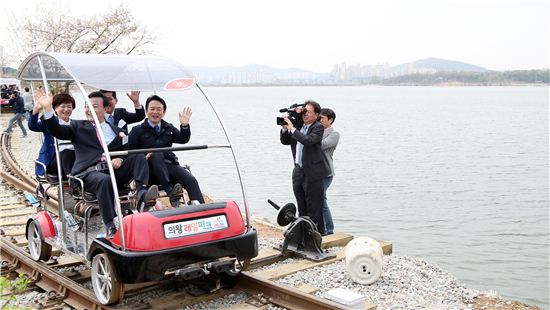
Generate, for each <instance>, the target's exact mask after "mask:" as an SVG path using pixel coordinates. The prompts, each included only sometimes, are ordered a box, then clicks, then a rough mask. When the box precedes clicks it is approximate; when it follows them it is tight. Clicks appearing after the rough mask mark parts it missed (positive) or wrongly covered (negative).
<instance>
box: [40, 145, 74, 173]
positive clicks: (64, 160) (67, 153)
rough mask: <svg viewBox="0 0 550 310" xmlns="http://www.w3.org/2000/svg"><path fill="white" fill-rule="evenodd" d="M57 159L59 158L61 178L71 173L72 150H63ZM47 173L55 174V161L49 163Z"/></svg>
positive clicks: (72, 163) (72, 162)
mask: <svg viewBox="0 0 550 310" xmlns="http://www.w3.org/2000/svg"><path fill="white" fill-rule="evenodd" d="M59 157H60V158H61V169H63V170H62V171H61V173H62V175H63V178H65V176H66V175H67V174H69V173H71V170H72V169H73V165H74V159H75V157H74V150H64V151H62V152H61V153H59ZM47 169H48V172H49V173H57V160H56V159H55V157H54V159H53V160H52V161H50V164H49V165H48V167H47Z"/></svg>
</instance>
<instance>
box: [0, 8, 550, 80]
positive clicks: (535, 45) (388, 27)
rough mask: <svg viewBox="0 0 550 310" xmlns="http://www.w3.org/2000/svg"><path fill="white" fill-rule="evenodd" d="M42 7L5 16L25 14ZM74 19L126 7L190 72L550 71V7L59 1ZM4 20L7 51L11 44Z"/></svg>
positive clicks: (0, 36) (160, 49) (2, 39)
mask: <svg viewBox="0 0 550 310" xmlns="http://www.w3.org/2000/svg"><path fill="white" fill-rule="evenodd" d="M39 2H43V1H39V0H22V1H19V2H17V6H16V7H14V6H12V7H11V8H6V7H3V10H11V11H14V12H16V14H19V13H20V12H21V11H23V10H26V11H28V10H31V11H32V10H33V8H34V7H35V6H36V4H37V3H39ZM57 2H59V3H63V4H64V5H65V6H67V7H69V8H70V9H71V14H72V15H74V16H79V15H89V14H92V13H96V12H100V11H105V10H106V8H108V7H113V6H114V7H116V6H118V5H119V4H120V3H127V5H128V7H129V8H130V9H131V10H132V12H133V13H134V16H135V17H136V18H137V19H138V20H139V21H141V22H142V23H143V24H145V25H147V26H148V27H150V28H151V29H153V30H155V31H158V32H159V33H162V34H163V35H162V37H160V38H159V40H158V41H157V44H156V47H155V48H154V49H155V53H156V54H159V55H164V56H169V57H173V58H175V59H178V60H179V61H181V62H182V63H183V64H185V65H187V66H197V65H205V66H222V65H233V66H239V65H246V64H250V63H255V64H264V65H269V66H273V67H277V68H288V67H297V68H301V69H308V70H312V71H316V72H328V71H330V70H331V68H332V66H333V65H334V64H336V63H341V62H344V61H345V62H346V63H347V64H362V65H368V64H380V63H387V64H389V65H391V66H394V65H397V64H400V63H403V62H409V61H414V60H418V59H422V58H427V57H439V58H445V59H451V60H459V61H464V62H467V63H471V64H474V65H479V66H482V67H485V68H488V69H492V70H510V69H533V68H543V67H544V68H548V67H549V57H550V56H549V55H550V50H549V37H550V30H549V27H550V26H549V15H550V1H542V0H538V1H535V0H498V1H497V0H495V1H493V0H486V1H484V0H478V1H474V0H456V1H454V0H452V1H451V0H437V1H436V0H434V1H428V0H415V1H366V0H363V1H347V0H339V1H319V0H316V1H297V0H288V1H287V0H277V1H269V2H268V1H240V0H232V1H211V0H196V1H174V0H170V1H165V0H155V1H143V0H141V1H120V0H93V1H74V0H71V1H69V0H66V1H65V0H64V1H57ZM4 22H5V19H0V26H1V30H0V31H1V32H0V45H3V46H8V45H9V44H10V42H6V40H8V39H7V38H8V36H6V33H5V27H4V24H2V23H4Z"/></svg>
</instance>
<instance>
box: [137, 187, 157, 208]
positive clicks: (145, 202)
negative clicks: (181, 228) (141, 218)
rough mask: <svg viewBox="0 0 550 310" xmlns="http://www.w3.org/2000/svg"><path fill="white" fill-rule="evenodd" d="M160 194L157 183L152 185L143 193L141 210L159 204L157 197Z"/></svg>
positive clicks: (140, 204) (139, 205) (139, 206)
mask: <svg viewBox="0 0 550 310" xmlns="http://www.w3.org/2000/svg"><path fill="white" fill-rule="evenodd" d="M158 196H159V188H158V186H156V185H151V187H149V189H148V190H147V193H145V194H144V195H142V198H141V199H140V200H139V201H140V203H139V204H138V208H139V212H147V211H149V209H151V208H152V207H154V206H155V205H156V204H157V198H158Z"/></svg>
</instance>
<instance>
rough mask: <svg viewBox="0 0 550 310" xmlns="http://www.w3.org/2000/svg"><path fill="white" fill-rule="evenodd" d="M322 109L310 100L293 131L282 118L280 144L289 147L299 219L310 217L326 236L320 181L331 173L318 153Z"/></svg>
mask: <svg viewBox="0 0 550 310" xmlns="http://www.w3.org/2000/svg"><path fill="white" fill-rule="evenodd" d="M320 113H321V106H320V105H319V104H318V103H317V102H315V101H313V100H309V101H306V102H305V110H304V113H303V114H302V120H303V121H304V124H303V125H302V126H301V127H300V128H295V127H294V125H293V124H292V122H291V121H290V120H289V119H288V118H285V122H286V124H284V125H282V127H283V130H281V143H282V144H284V145H290V147H291V149H292V158H293V159H294V170H293V171H292V189H293V190H294V196H295V197H296V202H297V203H298V212H299V213H300V216H304V215H306V216H309V217H310V218H311V219H312V220H313V222H315V224H316V225H317V230H318V231H319V233H320V234H321V235H325V234H326V232H325V223H324V221H323V193H324V190H323V179H324V178H325V177H326V176H328V175H329V173H330V169H329V167H328V164H327V162H326V160H325V156H324V154H323V151H322V150H321V140H322V139H323V131H324V127H323V125H321V123H320V122H319V114H320Z"/></svg>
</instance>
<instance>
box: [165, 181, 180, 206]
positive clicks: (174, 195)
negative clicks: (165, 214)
mask: <svg viewBox="0 0 550 310" xmlns="http://www.w3.org/2000/svg"><path fill="white" fill-rule="evenodd" d="M168 197H170V204H171V205H172V208H179V206H180V201H181V198H182V197H183V189H182V187H181V184H179V183H176V185H174V187H173V188H172V190H171V191H170V194H169V195H168Z"/></svg>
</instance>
